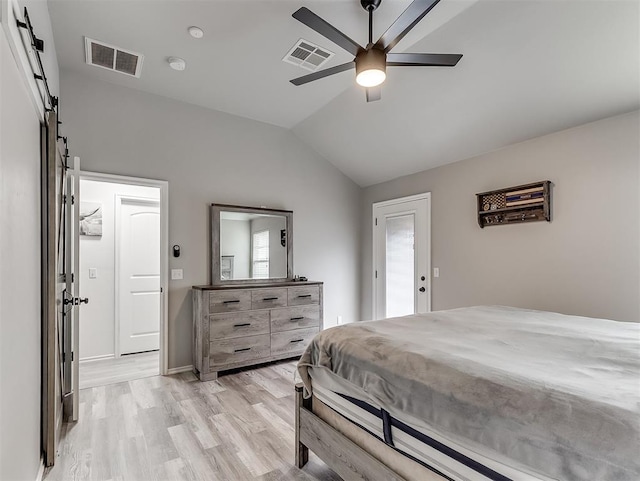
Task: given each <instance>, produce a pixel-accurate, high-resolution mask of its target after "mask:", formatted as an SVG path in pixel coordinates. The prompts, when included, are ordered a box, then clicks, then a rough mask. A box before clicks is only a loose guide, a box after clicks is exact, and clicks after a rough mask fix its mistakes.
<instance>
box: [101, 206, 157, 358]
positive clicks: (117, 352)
mask: <svg viewBox="0 0 640 481" xmlns="http://www.w3.org/2000/svg"><path fill="white" fill-rule="evenodd" d="M123 201H125V202H126V201H131V202H138V203H140V204H143V203H144V204H147V205H154V206H158V207H159V208H160V211H161V212H160V215H161V216H162V207H161V206H160V199H154V198H151V197H140V196H136V195H129V194H116V205H115V209H114V212H115V216H114V217H115V236H114V239H115V246H114V247H115V263H114V272H113V275H114V280H115V296H114V297H115V316H114V317H115V329H114V337H115V338H114V352H113V355H114V357H115V359H118V358H119V357H122V352H120V322H121V319H120V254H121V240H122V239H121V236H122V229H121V228H120V215H121V213H122V212H121V209H122V203H123ZM161 222H162V221H161ZM161 229H162V227H161ZM160 237H162V230H161V231H160ZM160 247H161V248H162V246H160ZM160 257H161V259H160V263H162V256H160ZM161 277H162V275H161ZM161 281H162V279H161ZM160 287H162V286H160ZM160 317H162V314H161V315H160ZM160 331H162V323H161V324H160ZM160 345H162V340H161V342H160ZM161 351H162V350H161Z"/></svg>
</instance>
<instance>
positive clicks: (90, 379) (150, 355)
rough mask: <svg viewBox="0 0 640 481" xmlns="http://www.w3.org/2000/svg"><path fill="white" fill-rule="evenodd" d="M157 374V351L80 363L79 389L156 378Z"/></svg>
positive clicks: (158, 358) (158, 359)
mask: <svg viewBox="0 0 640 481" xmlns="http://www.w3.org/2000/svg"><path fill="white" fill-rule="evenodd" d="M159 373H160V353H159V351H152V352H142V353H140V354H127V355H126V356H122V357H119V358H117V359H103V360H100V361H88V362H81V363H80V376H79V377H80V379H79V382H80V389H86V388H89V387H96V386H106V385H107V384H115V383H118V382H123V381H132V380H134V379H141V378H143V377H151V376H157V375H158V374H159Z"/></svg>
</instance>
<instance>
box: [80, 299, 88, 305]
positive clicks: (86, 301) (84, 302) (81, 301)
mask: <svg viewBox="0 0 640 481" xmlns="http://www.w3.org/2000/svg"><path fill="white" fill-rule="evenodd" d="M79 304H89V298H88V297H85V298H84V299H82V298H81V297H79V298H78V305H79Z"/></svg>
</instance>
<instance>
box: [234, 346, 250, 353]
mask: <svg viewBox="0 0 640 481" xmlns="http://www.w3.org/2000/svg"><path fill="white" fill-rule="evenodd" d="M250 350H251V348H250V347H245V348H244V349H236V350H235V351H233V352H242V351H250Z"/></svg>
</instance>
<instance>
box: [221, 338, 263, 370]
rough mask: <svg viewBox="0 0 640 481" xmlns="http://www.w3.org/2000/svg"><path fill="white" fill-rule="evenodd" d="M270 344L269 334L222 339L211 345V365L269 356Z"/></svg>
mask: <svg viewBox="0 0 640 481" xmlns="http://www.w3.org/2000/svg"><path fill="white" fill-rule="evenodd" d="M269 346H270V337H269V334H264V335H261V336H247V337H237V338H235V339H220V340H217V341H214V342H211V343H210V345H209V366H210V367H211V369H214V368H215V366H220V365H224V364H233V363H235V362H243V361H250V360H253V359H260V358H263V357H269V354H270V349H269Z"/></svg>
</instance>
